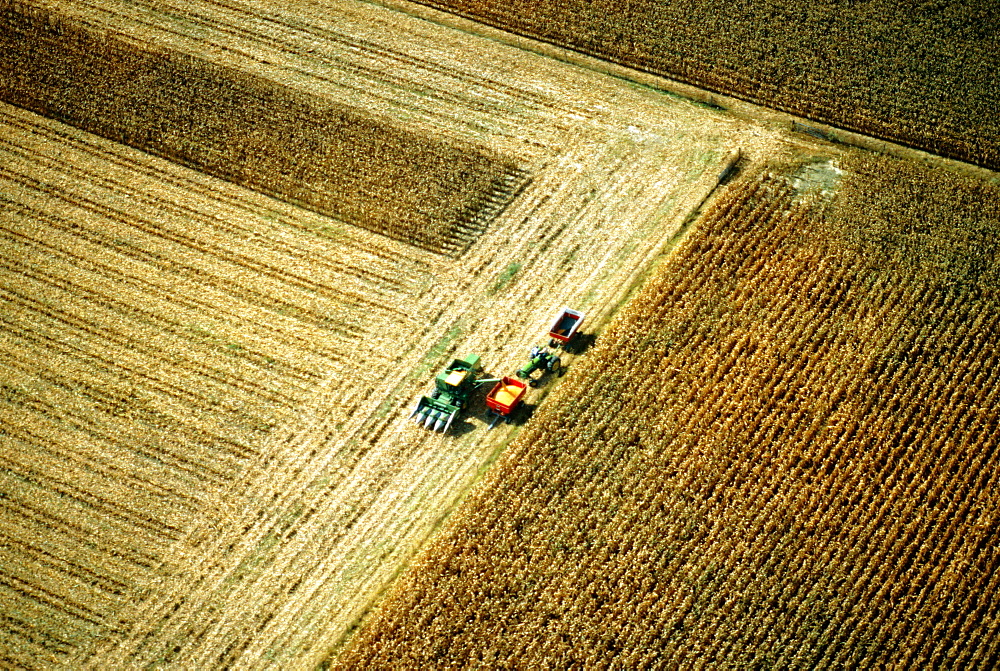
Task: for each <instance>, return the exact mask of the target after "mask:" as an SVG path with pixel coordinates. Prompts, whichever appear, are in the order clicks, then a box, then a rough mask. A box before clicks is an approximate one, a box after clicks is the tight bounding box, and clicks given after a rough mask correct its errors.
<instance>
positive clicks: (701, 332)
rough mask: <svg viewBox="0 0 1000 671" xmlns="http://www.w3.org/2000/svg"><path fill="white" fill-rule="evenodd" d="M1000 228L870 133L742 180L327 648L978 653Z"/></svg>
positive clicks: (707, 657) (997, 196)
mask: <svg viewBox="0 0 1000 671" xmlns="http://www.w3.org/2000/svg"><path fill="white" fill-rule="evenodd" d="M832 180H837V181H838V182H839V185H838V187H837V189H836V191H826V192H825V193H824V188H823V187H824V186H828V185H829V184H830V183H831V181H832ZM998 228H1000V191H998V190H997V188H996V187H995V186H990V185H986V184H984V183H981V182H973V181H964V180H962V179H959V178H956V177H954V176H949V175H947V174H934V173H932V172H929V171H926V170H923V169H919V168H915V167H913V166H908V165H905V164H902V163H899V162H895V161H889V160H885V159H872V158H869V157H862V156H857V155H855V156H853V157H847V156H843V157H840V158H839V159H838V160H836V161H835V162H834V163H827V162H825V161H824V162H815V161H814V162H811V163H809V164H806V165H802V166H800V167H798V168H794V167H793V168H789V166H787V165H784V166H780V167H776V168H774V172H771V173H764V174H761V175H759V176H758V178H757V179H755V180H746V181H744V182H742V183H740V184H734V185H733V186H732V188H731V190H730V192H728V193H727V194H726V195H725V196H724V197H722V198H720V199H719V200H717V201H716V203H715V204H714V205H713V207H712V208H711V210H710V211H709V212H708V213H707V214H706V216H705V218H704V220H703V221H701V222H700V223H699V225H698V227H697V228H696V229H695V230H694V231H693V232H692V234H691V235H690V236H688V237H687V238H686V240H685V241H684V242H683V243H682V245H681V247H680V248H679V249H678V250H677V253H676V254H675V255H674V256H673V257H672V258H671V259H670V260H668V261H667V262H666V263H664V264H663V265H662V266H661V267H660V269H659V271H658V272H657V273H656V275H655V276H654V277H653V278H652V279H651V280H650V281H649V282H648V283H647V284H646V285H645V286H644V288H643V289H642V290H641V292H640V293H639V294H638V295H637V296H636V298H635V299H634V300H633V301H631V302H630V303H629V305H628V306H627V307H626V308H625V309H623V311H622V312H621V313H619V315H618V316H617V317H616V318H615V319H614V321H613V322H612V324H611V325H610V326H609V327H608V329H607V330H606V331H605V333H604V335H603V336H602V339H601V340H600V341H599V343H598V346H597V348H596V349H595V350H594V351H593V352H592V353H591V354H590V355H589V356H588V358H587V360H586V361H585V362H584V363H583V364H582V365H580V366H579V367H578V369H577V371H575V374H574V375H573V376H572V378H571V379H569V380H567V381H566V383H564V384H563V385H562V386H561V387H560V388H559V389H558V390H557V392H556V393H555V394H554V395H553V397H551V398H550V399H549V402H548V403H547V404H546V407H545V408H543V409H542V410H541V411H540V412H539V413H537V414H536V416H535V417H534V419H533V421H532V423H531V424H530V425H529V426H528V427H527V428H526V429H525V431H523V432H521V434H520V435H519V436H518V437H517V439H516V440H515V442H514V444H512V445H511V446H510V447H509V448H508V450H507V451H506V452H505V453H504V454H503V456H502V457H501V458H500V460H499V461H498V463H497V464H496V465H495V466H494V468H493V469H491V471H490V472H489V473H488V474H487V476H486V478H485V480H484V481H483V482H482V483H481V486H480V487H478V488H477V489H476V490H475V491H474V493H473V494H472V495H471V496H470V497H469V498H468V499H467V500H466V502H465V505H463V507H462V509H461V512H460V513H459V514H458V515H456V516H455V517H453V518H452V519H451V520H450V521H449V523H448V526H447V528H446V529H445V530H444V531H443V532H442V533H441V534H440V535H439V536H438V537H437V538H436V539H435V541H434V542H433V543H432V544H431V545H430V546H429V547H428V548H427V549H426V551H425V552H424V553H423V555H422V557H421V559H420V561H418V562H415V563H414V564H413V566H412V568H411V570H409V571H408V572H407V573H406V574H405V575H404V576H403V577H402V578H401V579H400V580H398V581H397V582H396V583H395V584H394V585H393V588H392V592H391V596H390V597H389V598H387V599H386V600H385V601H384V602H383V605H382V606H381V608H380V609H379V611H378V612H377V614H376V615H375V616H374V617H373V618H372V619H371V620H370V622H369V625H368V626H367V627H366V628H365V629H364V630H363V631H362V632H361V634H360V635H359V636H358V637H357V638H355V639H354V641H353V644H352V646H351V648H350V649H348V650H347V651H345V652H344V654H343V655H342V656H341V657H340V658H339V659H338V660H337V662H338V664H339V665H340V667H341V668H363V667H375V668H377V667H380V666H392V667H393V668H427V667H428V666H434V665H437V664H440V663H442V662H444V661H445V660H479V661H481V662H482V663H483V664H485V665H487V666H491V667H500V668H506V667H533V668H565V667H576V666H594V667H600V668H604V667H619V666H620V667H623V668H656V667H659V666H662V667H672V666H680V667H691V666H702V665H707V666H734V667H739V668H755V667H778V668H784V667H809V668H828V667H833V668H841V667H843V668H881V667H884V666H886V665H900V666H903V667H914V668H916V667H938V666H949V667H952V666H954V667H959V668H993V667H995V666H996V664H997V661H998V656H1000V649H998V641H1000V637H998V629H1000V619H998V617H997V612H996V607H995V606H996V604H995V602H994V595H995V594H996V593H997V589H998V588H1000V572H998V567H1000V550H998V549H997V528H998V527H997V525H996V520H997V517H998V515H1000V498H998V496H997V494H996V492H997V484H998V481H1000V460H998V455H997V449H998V447H1000V432H998V427H1000V417H998V412H997V406H996V396H997V384H996V383H997V374H998V372H997V371H998V370H1000V368H998V363H1000V350H998V347H997V344H996V336H997V331H998V329H1000V322H998V317H997V315H998V311H997V301H998V300H1000V265H998V262H997V256H996V251H997V245H996V235H997V230H998Z"/></svg>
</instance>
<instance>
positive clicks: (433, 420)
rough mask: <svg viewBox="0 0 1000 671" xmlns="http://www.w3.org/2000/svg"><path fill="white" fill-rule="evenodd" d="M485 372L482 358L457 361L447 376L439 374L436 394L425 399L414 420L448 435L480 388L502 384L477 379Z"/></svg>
mask: <svg viewBox="0 0 1000 671" xmlns="http://www.w3.org/2000/svg"><path fill="white" fill-rule="evenodd" d="M481 371H482V365H481V364H480V363H479V355H478V354H470V355H469V356H467V357H465V358H464V359H455V360H454V361H452V362H451V365H450V366H448V367H447V368H445V369H444V371H443V372H441V373H438V376H437V378H435V380H434V390H433V391H432V392H431V393H430V396H424V397H422V398H421V399H420V401H418V402H417V405H416V407H415V408H413V412H411V413H410V418H411V419H412V420H413V421H415V422H417V423H418V424H423V425H424V427H425V428H428V429H431V428H433V430H434V431H441V432H442V433H447V432H448V429H450V428H451V423H452V422H454V421H455V417H457V416H458V413H459V412H460V411H461V410H462V408H464V407H465V404H466V403H467V402H468V400H469V396H471V395H472V392H473V391H475V389H476V387H478V386H479V385H482V384H488V383H490V382H500V380H499V379H497V378H489V379H482V380H477V379H476V375H477V374H479V373H480V372H481Z"/></svg>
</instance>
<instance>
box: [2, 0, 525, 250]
mask: <svg viewBox="0 0 1000 671" xmlns="http://www.w3.org/2000/svg"><path fill="white" fill-rule="evenodd" d="M0 25H2V30H0V71H2V72H3V73H4V77H3V78H2V79H0V100H4V101H6V102H8V103H11V104H13V105H17V106H19V107H23V108H25V109H29V110H32V111H34V112H36V113H39V114H42V115H44V116H48V117H50V118H54V119H58V120H60V121H63V122H65V123H69V124H71V125H74V126H77V127H78V128H82V129H84V130H87V131H89V132H91V133H95V134H97V135H101V136H103V137H106V138H108V139H111V140H114V141H117V142H123V143H125V144H128V145H130V146H132V147H136V148H138V149H142V150H143V151H147V152H150V153H153V154H157V155H159V156H163V157H165V158H169V159H171V160H173V161H177V162H179V163H182V164H184V165H188V166H192V167H195V168H196V169H198V170H202V171H204V172H207V173H209V174H211V175H214V176H217V177H222V178H224V179H227V180H230V181H233V182H235V183H237V184H240V185H243V186H247V187H250V188H253V189H255V190H258V191H261V192H263V193H266V194H268V195H271V196H274V197H277V198H280V199H282V200H285V201H288V202H290V203H295V204H297V205H300V206H303V207H307V208H309V209H312V210H314V211H316V212H318V213H321V214H325V215H329V216H333V217H336V218H338V219H340V220H342V221H345V222H348V223H351V224H354V225H357V226H361V227H364V228H366V229H368V230H371V231H374V232H376V233H380V234H383V235H388V236H390V237H393V238H395V239H398V240H404V241H406V242H409V243H412V244H415V245H418V246H421V247H423V248H425V249H429V250H432V251H436V252H441V253H447V254H453V253H457V252H460V251H462V250H463V249H464V248H465V247H466V246H468V244H469V243H470V242H471V241H472V240H474V239H475V238H476V237H477V236H478V235H479V234H480V233H481V232H482V230H483V229H484V228H485V227H486V225H487V224H488V223H489V220H490V219H491V218H492V217H493V216H495V215H496V213H497V212H498V211H499V210H501V209H502V208H503V206H504V205H505V203H506V201H507V200H508V199H509V198H510V196H511V195H512V194H513V193H514V191H515V190H516V189H517V188H518V186H519V185H520V184H521V183H522V181H523V179H524V174H523V171H522V170H521V169H520V168H519V167H518V166H517V165H515V164H514V162H513V161H510V160H507V159H504V158H502V157H500V156H498V155H496V154H494V153H492V152H491V151H489V150H487V149H485V148H482V147H477V146H474V145H472V144H470V143H459V142H457V141H444V140H438V139H433V138H430V137H428V136H425V135H421V134H418V133H415V132H413V131H410V130H405V129H402V128H399V127H397V126H395V125H393V124H391V123H389V122H388V121H385V120H382V119H377V118H374V117H371V116H368V115H364V114H361V113H359V112H357V111H355V110H352V109H351V108H349V107H347V106H344V105H342V104H338V103H334V102H332V101H330V100H327V99H323V98H320V97H318V96H315V95H310V94H307V93H303V92H300V91H294V90H292V89H290V88H288V87H286V86H283V85H281V84H278V83H276V82H274V81H271V80H268V79H265V78H263V77H260V76H257V75H254V74H251V73H248V72H245V71H240V70H236V69H234V68H229V67H225V66H221V65H218V64H212V63H209V62H208V61H205V60H201V59H198V58H196V57H193V56H190V55H184V54H180V53H176V52H172V51H169V50H162V49H159V48H157V47H155V46H152V45H150V44H144V43H139V42H137V41H135V40H130V39H126V38H124V37H121V36H118V35H116V34H114V33H112V32H110V31H108V30H107V29H101V30H97V29H91V28H88V27H86V26H85V25H84V24H83V23H80V22H76V21H73V20H70V19H68V18H66V17H62V16H60V15H58V14H54V13H51V12H48V11H45V10H42V9H39V8H34V7H31V6H30V5H28V4H25V3H18V2H3V3H0Z"/></svg>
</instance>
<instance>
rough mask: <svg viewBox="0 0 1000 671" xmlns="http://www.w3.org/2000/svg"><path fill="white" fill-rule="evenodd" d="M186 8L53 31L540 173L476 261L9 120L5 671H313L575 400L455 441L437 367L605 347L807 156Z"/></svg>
mask: <svg viewBox="0 0 1000 671" xmlns="http://www.w3.org/2000/svg"><path fill="white" fill-rule="evenodd" d="M184 5H185V7H184V11H174V10H176V9H177V8H172V7H171V6H169V3H155V4H153V3H151V4H143V3H121V4H117V3H111V2H108V3H103V4H102V5H100V6H95V5H92V4H89V3H83V2H79V3H77V2H62V3H44V2H39V3H37V5H33V6H36V7H38V8H40V9H41V10H45V11H56V10H57V11H58V12H59V14H60V16H62V17H64V19H65V20H66V21H71V22H74V25H84V26H86V27H87V31H88V32H87V34H88V35H93V34H100V35H105V34H107V35H109V36H111V37H114V38H115V39H117V40H121V41H123V42H127V43H128V44H130V45H132V46H133V47H136V48H141V49H140V51H143V53H152V52H153V51H154V49H153V46H152V45H156V50H158V51H157V53H167V52H169V53H172V54H180V55H184V54H186V55H188V56H190V55H191V54H196V55H197V57H198V58H199V59H201V60H203V61H204V62H205V63H206V64H208V65H206V66H205V67H206V68H208V70H209V71H212V72H223V71H225V72H230V70H223V69H225V68H231V69H233V71H239V72H242V73H247V76H248V77H251V76H252V77H253V78H261V79H262V80H263V79H266V80H271V81H280V82H282V84H283V85H284V86H287V87H288V89H289V90H294V91H295V92H296V93H295V95H302V96H307V97H311V98H316V99H322V100H324V101H325V102H324V104H329V105H330V106H337V105H341V106H343V107H344V108H349V109H350V110H351V112H352V114H356V115H358V116H359V117H364V118H381V119H391V120H392V121H393V126H394V128H397V129H400V131H401V132H403V131H405V132H406V133H412V135H411V136H410V137H415V138H426V137H433V138H435V141H439V142H444V143H446V144H448V145H449V146H463V147H464V146H477V147H484V148H486V151H487V152H488V154H489V155H490V156H502V157H507V158H505V160H507V159H508V158H509V160H511V161H512V162H513V164H515V165H517V166H523V167H524V168H525V170H527V171H528V173H530V175H531V180H530V182H527V183H525V184H524V186H523V188H522V189H521V190H519V191H517V192H515V193H514V194H513V197H512V199H511V200H510V202H509V203H507V204H506V205H505V206H504V207H503V208H498V211H497V215H496V217H495V218H494V219H492V220H491V222H490V223H489V225H488V226H486V227H484V228H483V230H482V231H480V233H479V234H478V235H477V236H475V237H474V238H470V239H469V241H468V246H467V247H466V248H465V251H464V252H461V253H460V254H452V253H448V252H447V250H446V249H435V250H431V249H426V248H425V245H421V244H411V242H409V241H402V240H398V239H395V238H394V237H390V236H384V235H379V234H377V233H375V232H373V231H372V230H370V229H369V228H365V227H362V226H357V225H354V224H352V223H351V222H350V221H347V220H345V219H346V218H345V219H341V218H338V217H334V216H329V215H328V214H323V213H320V212H316V211H314V209H309V208H305V207H300V206H299V205H297V204H296V203H295V202H289V201H290V200H291V199H285V198H280V199H275V198H271V197H269V196H268V195H266V193H262V192H261V191H262V190H259V189H248V188H246V187H245V185H242V184H239V183H236V182H235V181H233V180H227V179H219V178H217V176H215V175H213V174H211V173H205V172H201V171H197V170H193V169H191V167H189V166H186V165H182V164H181V163H179V162H178V161H177V160H176V159H175V157H171V158H172V159H174V160H166V158H163V157H158V156H154V155H150V154H148V153H144V152H142V151H139V150H137V149H135V148H132V147H129V146H126V145H125V144H122V143H118V142H115V141H112V140H110V139H108V138H105V137H99V136H97V135H92V134H90V133H88V132H86V131H85V130H82V129H79V128H75V127H73V126H70V125H67V124H64V123H62V122H60V121H59V120H53V119H46V118H43V117H40V116H37V115H36V114H34V113H32V112H30V111H27V110H24V109H20V108H17V107H14V106H9V105H3V106H0V124H2V130H3V132H2V133H0V137H2V138H3V141H2V142H0V154H2V160H0V165H2V166H3V169H2V171H0V197H2V200H0V205H2V207H0V225H2V227H3V234H2V236H0V240H2V243H0V244H2V245H3V248H4V250H3V251H4V253H3V258H4V259H5V261H4V266H3V268H2V269H0V292H2V296H3V299H2V300H3V301H4V310H3V320H4V322H3V331H2V336H0V342H2V344H3V354H2V355H0V383H2V384H3V385H4V386H3V397H2V398H0V415H2V417H3V423H2V426H3V429H2V433H0V445H2V449H0V454H2V455H4V459H5V461H4V463H3V468H2V486H3V487H4V489H3V496H2V497H0V502H2V503H3V508H2V510H0V539H2V542H0V553H2V558H3V561H2V563H0V582H2V585H3V587H2V588H3V589H4V590H5V591H4V599H3V600H4V604H5V605H4V606H3V611H2V613H3V617H4V619H3V621H2V624H0V626H2V628H3V635H2V638H3V647H2V655H0V657H2V659H3V660H4V661H3V663H4V664H6V665H9V666H14V667H38V666H67V667H74V668H77V667H91V668H124V667H133V666H143V665H166V666H175V667H184V668H205V667H216V666H241V667H261V666H268V665H278V666H286V667H287V666H296V667H307V666H310V665H314V664H318V663H319V662H321V661H322V660H323V659H325V658H327V657H328V656H329V655H330V652H331V650H336V649H339V646H341V645H342V643H343V642H344V641H345V640H347V638H348V637H349V636H350V635H351V632H352V631H353V630H354V628H355V627H356V626H357V625H358V622H359V621H360V618H361V617H362V616H363V615H364V614H365V613H366V612H367V611H368V610H369V609H370V608H371V607H372V604H373V603H375V602H377V600H378V599H379V598H380V594H382V592H384V590H385V589H386V587H387V586H388V585H389V584H390V583H391V582H392V580H393V579H394V578H395V577H396V575H398V574H399V572H400V571H401V570H402V569H403V568H404V567H405V566H406V565H407V563H408V562H409V560H410V557H411V556H412V554H413V553H414V552H415V551H416V549H417V548H419V547H420V546H421V545H422V544H423V543H424V542H425V540H426V539H427V538H428V537H429V536H431V535H432V534H434V533H435V530H436V529H437V527H438V525H439V524H440V522H441V520H443V519H444V518H445V517H446V516H447V515H448V514H449V513H450V511H451V510H452V509H453V508H454V507H455V506H456V505H457V504H458V502H459V501H460V500H461V499H462V497H463V496H464V495H465V493H466V491H467V490H468V488H469V487H470V485H471V484H472V483H473V482H475V481H476V480H477V478H478V477H479V476H480V474H481V473H482V472H483V471H485V470H486V469H487V467H488V466H489V465H490V464H491V463H492V461H493V460H494V459H495V458H496V457H497V455H498V454H499V453H500V452H501V451H502V450H503V448H504V446H505V445H506V444H507V443H508V442H509V441H510V440H511V439H512V438H513V437H514V436H515V435H516V434H517V433H518V432H519V431H521V430H523V428H522V427H523V425H524V422H525V421H527V418H528V417H530V415H531V411H532V410H533V409H535V408H538V407H540V406H541V405H542V403H543V401H544V399H545V398H546V394H547V393H548V389H549V388H551V387H552V386H554V385H556V384H558V382H554V383H553V384H552V385H549V386H547V387H546V386H543V387H541V388H539V389H535V390H532V391H531V392H530V394H529V397H528V400H527V405H528V407H527V409H526V413H525V415H524V417H522V419H521V420H519V423H514V424H512V425H501V426H499V427H497V428H495V429H493V430H492V431H489V430H487V428H486V425H487V420H486V417H485V416H484V415H483V413H482V412H481V411H479V410H476V411H470V412H468V413H467V415H466V416H465V417H464V418H463V420H462V421H461V422H460V423H459V424H458V425H457V426H456V428H455V430H454V431H453V433H452V434H451V435H449V436H444V437H443V436H441V435H440V434H434V433H431V432H427V431H425V430H423V429H421V428H420V427H417V426H415V425H414V424H412V423H411V422H408V421H407V418H406V416H407V414H408V412H409V409H410V407H412V405H413V402H414V401H415V399H416V398H417V397H419V396H420V395H422V394H424V393H426V391H427V388H428V386H429V384H430V383H431V381H432V379H433V376H434V374H435V373H436V372H437V371H438V370H440V368H441V367H442V366H443V365H445V364H446V363H447V362H448V361H450V360H451V359H452V358H454V357H455V356H457V355H464V354H466V353H470V352H475V353H478V354H480V355H481V356H482V357H483V362H484V364H485V365H486V367H487V373H488V374H491V375H495V374H504V373H507V374H509V373H510V372H512V371H513V370H515V369H516V368H517V367H519V366H521V365H523V363H524V361H525V360H526V353H527V350H528V348H529V347H530V346H531V345H534V344H537V343H538V339H539V336H540V335H541V334H544V332H545V328H546V326H547V325H548V322H549V320H550V319H551V318H552V316H553V314H554V313H555V311H556V310H557V309H558V308H559V307H560V306H562V305H572V306H574V307H577V308H579V309H581V310H583V311H585V312H586V313H587V315H588V316H587V323H586V331H587V334H588V335H589V336H593V335H594V334H596V333H597V332H599V331H600V330H601V328H603V325H604V323H605V322H606V321H607V319H608V318H609V316H610V315H611V314H612V313H613V312H614V311H615V310H616V309H617V306H618V305H619V304H620V303H621V302H622V301H623V300H624V299H625V298H626V297H627V296H628V295H629V293H630V291H631V290H632V289H633V287H634V286H636V285H637V283H639V282H640V280H641V279H642V277H643V275H644V273H645V272H646V269H647V267H648V265H649V263H650V262H651V260H652V259H654V258H656V257H657V256H658V255H659V254H660V253H661V252H662V251H663V250H664V249H666V248H667V247H668V246H669V245H670V244H671V243H672V240H673V239H674V236H675V235H676V234H677V232H678V231H679V230H680V229H681V228H682V227H683V226H684V224H685V223H686V222H689V221H690V220H691V219H692V218H693V217H694V216H695V215H696V212H697V210H698V208H699V207H700V206H701V205H702V204H703V203H706V202H711V201H712V199H713V198H714V197H715V194H716V193H717V189H718V176H719V173H720V171H722V170H723V169H724V168H725V167H726V166H727V164H728V162H729V161H730V158H731V156H732V152H733V151H734V149H736V148H737V147H739V148H741V149H742V150H743V152H744V155H745V157H746V158H745V160H746V161H748V162H752V161H755V160H758V159H759V157H762V156H767V155H770V154H772V153H774V152H777V151H782V150H784V149H788V150H794V149H796V148H798V149H801V148H802V147H803V146H805V145H804V144H803V143H802V142H801V141H799V140H787V139H784V138H782V137H781V136H780V134H779V133H777V132H774V131H770V130H767V129H764V128H759V127H753V126H750V125H748V124H746V123H745V122H737V121H734V120H732V119H727V118H725V117H724V116H722V115H719V114H716V113H713V112H711V111H706V110H704V109H701V108H699V107H697V106H694V105H692V104H689V103H687V102H684V101H681V100H678V99H675V98H670V97H668V96H665V95H663V94H661V93H658V92H655V91H652V90H649V89H646V88H643V87H638V86H634V85H631V84H628V83H626V82H622V81H618V80H612V79H608V78H606V77H604V76H602V75H598V74H596V73H592V72H589V71H587V70H582V69H578V68H573V67H571V66H568V65H565V64H560V63H556V62H553V61H550V60H548V59H545V58H541V57H539V56H537V55H532V54H528V53H525V52H523V51H520V50H518V49H516V48H513V47H508V46H504V45H500V44H497V43H495V42H490V41H487V40H483V39H481V38H478V37H474V36H470V35H465V34H462V33H457V32H456V31H453V30H451V29H447V28H443V27H440V26H435V25H432V24H429V23H426V22H423V21H419V20H416V19H413V18H412V17H408V16H405V15H402V14H399V13H396V12H392V11H389V10H385V9H381V8H375V7H373V6H371V5H368V4H365V3H358V2H348V1H346V0H345V1H343V2H337V3H334V5H335V9H336V12H334V14H333V16H334V19H331V18H330V16H331V14H330V5H329V3H327V4H326V5H324V7H321V8H316V7H312V6H311V5H302V6H297V7H296V9H295V12H294V13H291V12H281V11H276V10H274V9H273V8H272V7H271V6H270V5H269V4H265V3H261V4H260V5H258V4H253V3H247V4H241V5H223V4H218V3H213V2H203V3H184ZM233 26H239V29H238V30H236V29H233V28H232V27H233ZM306 39H308V40H309V41H308V45H309V48H308V49H305V48H303V47H302V45H303V43H304V40H306ZM206 44H210V45H211V49H208V48H206V46H205V45H206ZM172 58H173V57H172ZM176 58H177V59H178V61H177V62H181V63H190V62H191V61H189V60H186V59H187V56H177V57H176ZM199 67H200V66H199ZM215 67H218V68H220V69H219V70H213V68H215ZM247 81H249V79H248V80H247ZM253 81H257V80H256V79H254V80H253ZM442 252H445V253H442ZM581 356H585V355H581ZM579 360H580V359H579V358H578V357H577V358H574V355H570V356H568V357H567V359H566V363H567V364H568V367H569V370H570V373H569V374H570V375H572V371H573V369H574V367H575V366H576V365H578V363H577V362H578V361H579ZM567 379H568V378H567ZM40 454H41V455H44V460H40V458H39V457H38V455H40Z"/></svg>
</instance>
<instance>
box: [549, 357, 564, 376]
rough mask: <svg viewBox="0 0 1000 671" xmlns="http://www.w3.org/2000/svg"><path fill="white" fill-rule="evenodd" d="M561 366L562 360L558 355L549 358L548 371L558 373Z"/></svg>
mask: <svg viewBox="0 0 1000 671" xmlns="http://www.w3.org/2000/svg"><path fill="white" fill-rule="evenodd" d="M561 367H562V360H560V359H559V357H557V356H554V357H552V358H551V359H549V372H550V373H558V372H559V369H560V368H561Z"/></svg>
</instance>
